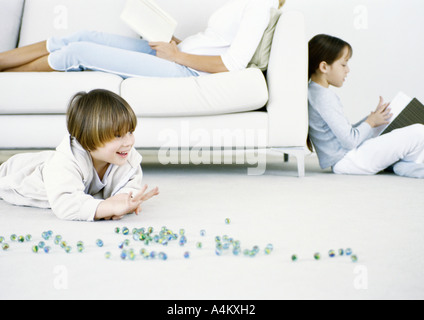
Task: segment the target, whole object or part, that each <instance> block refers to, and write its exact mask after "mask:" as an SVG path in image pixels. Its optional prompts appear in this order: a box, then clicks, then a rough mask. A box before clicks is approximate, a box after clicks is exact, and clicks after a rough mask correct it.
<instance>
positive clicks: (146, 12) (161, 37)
mask: <svg viewBox="0 0 424 320" xmlns="http://www.w3.org/2000/svg"><path fill="white" fill-rule="evenodd" d="M121 19H122V20H123V21H124V22H125V23H126V24H127V25H128V26H129V27H130V28H131V29H133V30H134V31H135V32H137V33H138V34H139V35H140V36H142V37H143V39H145V40H147V41H164V42H170V41H171V39H172V36H173V35H174V32H175V28H176V27H177V21H175V19H174V18H172V17H171V16H170V15H169V14H168V13H166V12H165V11H164V10H162V9H161V8H160V7H159V6H158V5H157V4H156V2H155V1H154V0H127V3H126V4H125V7H124V10H123V11H122V13H121Z"/></svg>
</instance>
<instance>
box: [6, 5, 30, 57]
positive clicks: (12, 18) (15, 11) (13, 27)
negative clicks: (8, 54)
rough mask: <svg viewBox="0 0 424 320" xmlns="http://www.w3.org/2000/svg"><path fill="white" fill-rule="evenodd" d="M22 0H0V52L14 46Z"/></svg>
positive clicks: (17, 36)
mask: <svg viewBox="0 0 424 320" xmlns="http://www.w3.org/2000/svg"><path fill="white" fill-rule="evenodd" d="M23 4H24V0H0V30H1V36H0V52H3V51H8V50H11V49H14V48H16V45H17V43H18V38H19V28H20V26H21V17H22V7H23Z"/></svg>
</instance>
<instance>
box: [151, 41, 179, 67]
mask: <svg viewBox="0 0 424 320" xmlns="http://www.w3.org/2000/svg"><path fill="white" fill-rule="evenodd" d="M149 45H150V47H151V48H152V49H153V50H156V56H157V57H158V58H162V59H166V60H169V61H172V62H175V61H176V60H177V55H178V53H179V52H180V50H178V47H177V43H176V42H175V41H174V40H172V41H171V42H170V43H167V42H149Z"/></svg>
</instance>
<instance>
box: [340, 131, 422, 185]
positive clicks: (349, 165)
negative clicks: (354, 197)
mask: <svg viewBox="0 0 424 320" xmlns="http://www.w3.org/2000/svg"><path fill="white" fill-rule="evenodd" d="M392 165H393V171H394V172H395V174H397V175H400V176H404V177H410V178H424V125H421V124H417V125H412V126H409V127H406V128H402V129H398V130H394V131H392V132H391V133H388V134H385V135H382V136H379V137H377V138H374V139H369V140H367V141H365V142H364V143H363V144H362V145H361V146H359V147H358V148H357V149H354V150H352V151H350V152H349V153H347V154H346V156H345V157H344V158H343V159H342V160H340V161H339V162H338V163H337V164H336V165H335V166H334V167H333V171H334V173H336V174H353V175H355V174H356V175H372V174H377V173H378V172H380V171H382V170H384V169H386V168H388V167H390V166H392Z"/></svg>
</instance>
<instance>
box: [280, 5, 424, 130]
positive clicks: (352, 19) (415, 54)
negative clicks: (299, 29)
mask: <svg viewBox="0 0 424 320" xmlns="http://www.w3.org/2000/svg"><path fill="white" fill-rule="evenodd" d="M289 9H290V10H299V11H301V12H303V13H304V15H305V18H306V23H307V38H308V39H310V38H312V37H313V36H314V35H316V34H319V33H327V34H330V35H334V36H337V37H340V38H342V39H344V40H346V41H348V42H349V43H350V44H351V45H352V47H353V58H352V59H351V61H350V63H349V65H350V69H351V72H350V75H349V77H348V79H347V80H346V82H345V85H344V86H343V87H342V88H341V89H335V88H334V90H335V91H336V92H337V94H339V96H340V98H341V99H342V102H343V104H344V106H345V109H346V110H345V112H346V115H347V116H348V117H349V119H350V120H351V122H355V121H356V120H360V119H362V118H363V117H365V116H366V115H367V114H369V112H371V111H373V110H374V109H375V107H376V106H377V103H378V96H379V95H382V96H383V98H385V99H386V100H387V101H390V100H391V99H392V98H393V97H394V96H395V95H396V93H397V92H398V91H403V92H405V93H406V94H407V95H409V96H411V97H417V98H418V99H419V100H420V101H422V102H423V103H424V88H423V83H422V73H423V71H424V1H423V0H287V2H286V6H285V10H289Z"/></svg>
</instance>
